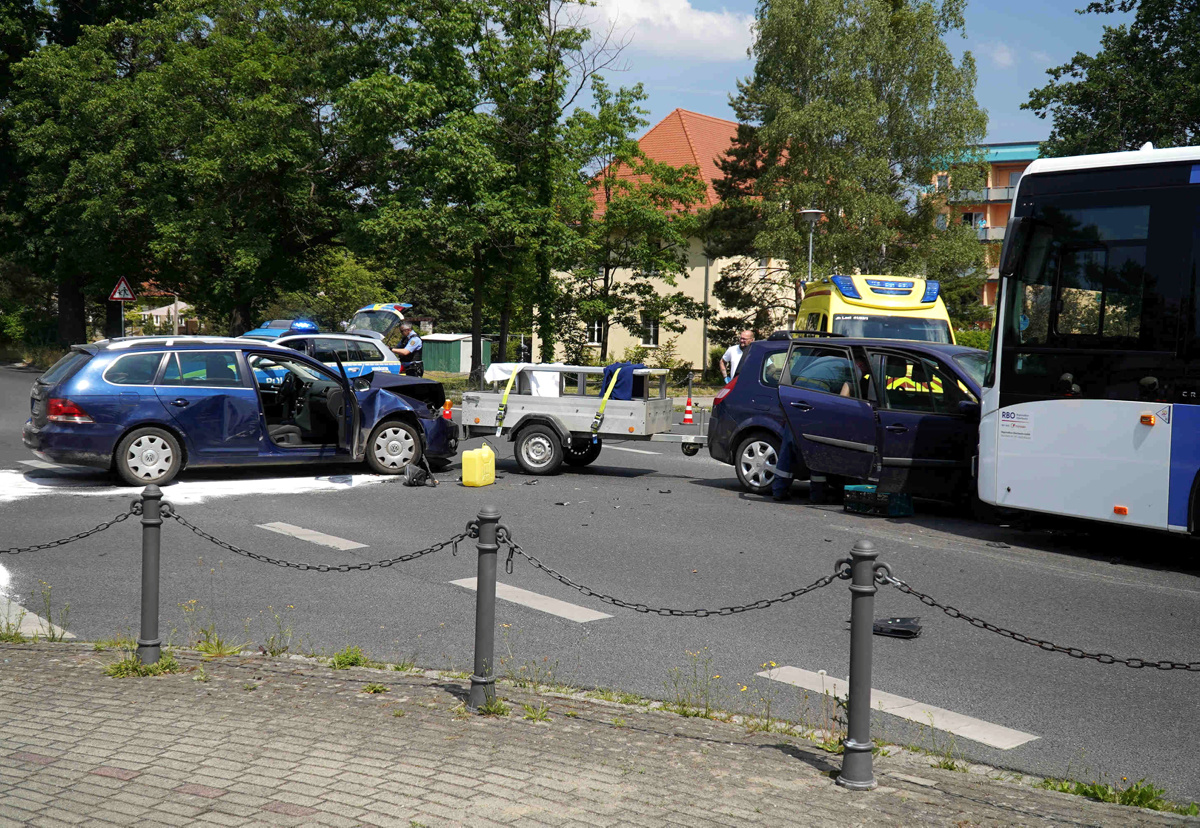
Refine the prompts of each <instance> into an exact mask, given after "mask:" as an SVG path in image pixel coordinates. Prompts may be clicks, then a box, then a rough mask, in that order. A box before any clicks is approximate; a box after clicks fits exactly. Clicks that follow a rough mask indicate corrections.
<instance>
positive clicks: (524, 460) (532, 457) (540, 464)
mask: <svg viewBox="0 0 1200 828" xmlns="http://www.w3.org/2000/svg"><path fill="white" fill-rule="evenodd" d="M516 449H517V451H516V455H517V463H518V464H519V465H520V466H521V468H522V469H523V470H524V471H525V473H526V474H554V473H556V472H557V471H558V470H559V468H560V467H561V466H562V462H563V449H562V438H561V437H559V436H558V434H557V433H556V432H555V431H554V430H553V429H551V428H549V427H547V426H544V425H529V426H525V428H523V429H521V433H520V434H519V435H517V445H516Z"/></svg>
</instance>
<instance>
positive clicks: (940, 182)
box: [934, 173, 950, 192]
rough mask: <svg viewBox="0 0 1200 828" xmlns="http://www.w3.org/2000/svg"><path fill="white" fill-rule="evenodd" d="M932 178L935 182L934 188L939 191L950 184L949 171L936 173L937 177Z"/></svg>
mask: <svg viewBox="0 0 1200 828" xmlns="http://www.w3.org/2000/svg"><path fill="white" fill-rule="evenodd" d="M934 180H935V181H936V182H937V183H936V184H935V189H937V190H938V191H939V192H940V191H942V190H945V189H946V188H947V187H949V186H950V174H949V173H938V177H937V178H936V179H934Z"/></svg>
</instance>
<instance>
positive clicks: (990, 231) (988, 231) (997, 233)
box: [975, 227, 1004, 242]
mask: <svg viewBox="0 0 1200 828" xmlns="http://www.w3.org/2000/svg"><path fill="white" fill-rule="evenodd" d="M975 232H976V233H978V234H979V240H980V241H981V242H998V241H1004V228H1003V227H980V228H979V229H978V230H976V231H975Z"/></svg>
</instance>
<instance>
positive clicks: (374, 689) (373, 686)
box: [362, 681, 390, 695]
mask: <svg viewBox="0 0 1200 828" xmlns="http://www.w3.org/2000/svg"><path fill="white" fill-rule="evenodd" d="M389 689H390V688H388V687H387V685H384V684H379V683H378V682H375V681H373V682H371V683H370V684H366V685H363V689H362V691H363V692H364V693H370V694H371V695H377V694H379V693H386V692H388V690H389Z"/></svg>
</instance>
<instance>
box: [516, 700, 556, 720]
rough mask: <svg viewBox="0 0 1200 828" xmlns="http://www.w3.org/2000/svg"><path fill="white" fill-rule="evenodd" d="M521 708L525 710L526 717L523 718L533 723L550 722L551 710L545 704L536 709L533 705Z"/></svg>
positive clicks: (525, 705)
mask: <svg viewBox="0 0 1200 828" xmlns="http://www.w3.org/2000/svg"><path fill="white" fill-rule="evenodd" d="M521 707H522V708H523V709H524V710H525V715H524V716H522V717H521V718H523V719H527V720H529V721H531V722H548V721H550V708H549V707H547V706H546V705H544V704H539V705H538V706H537V707H534V706H533V705H532V704H523V705H521Z"/></svg>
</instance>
